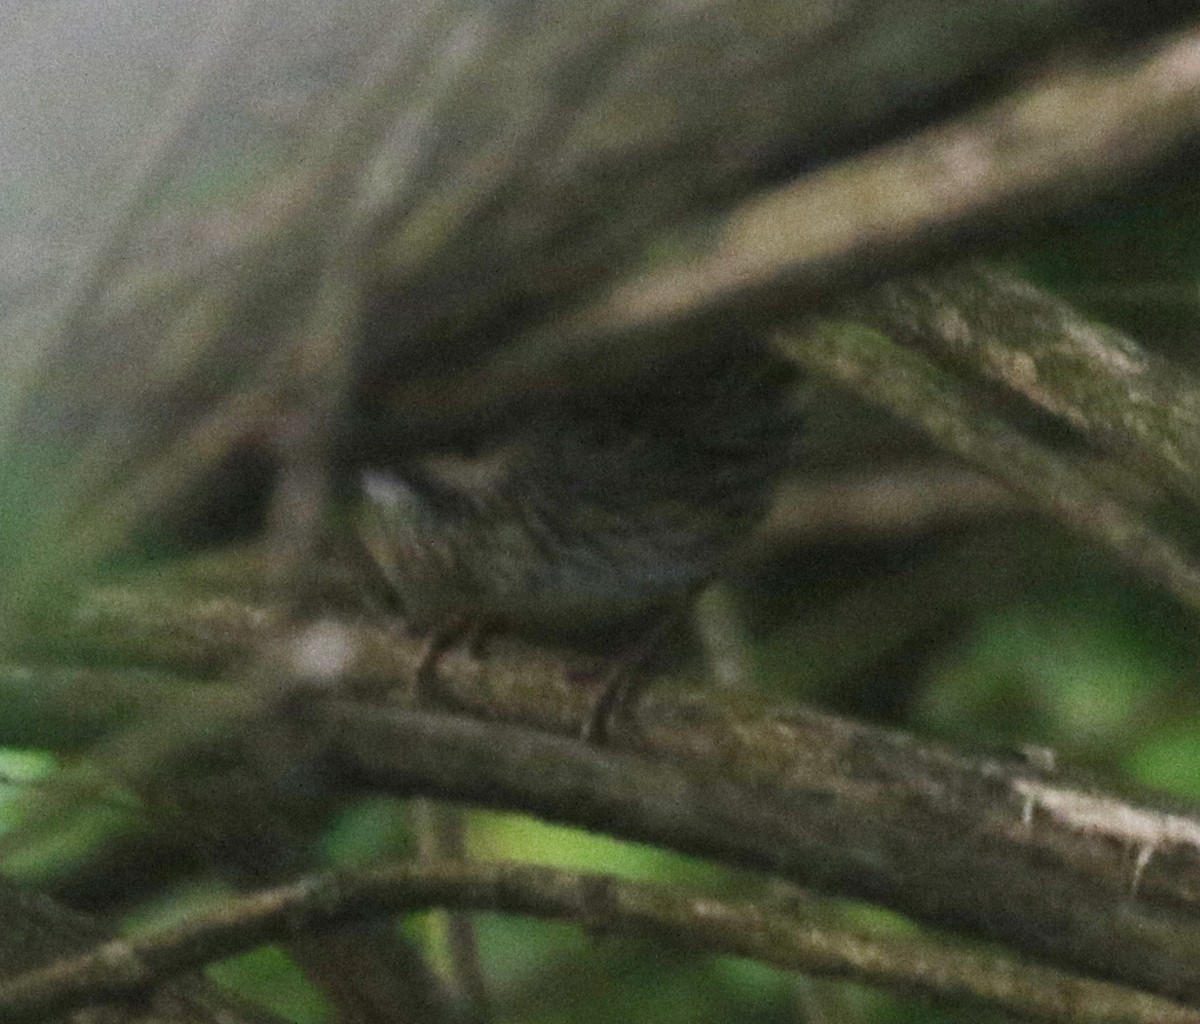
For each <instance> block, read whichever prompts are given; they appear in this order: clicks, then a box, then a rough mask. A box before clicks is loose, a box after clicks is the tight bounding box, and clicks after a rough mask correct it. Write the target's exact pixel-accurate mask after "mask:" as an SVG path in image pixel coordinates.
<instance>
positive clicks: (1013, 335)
mask: <svg viewBox="0 0 1200 1024" xmlns="http://www.w3.org/2000/svg"><path fill="white" fill-rule="evenodd" d="M843 308H844V309H845V311H846V312H847V313H848V314H849V315H850V316H852V317H853V318H855V319H861V320H863V321H864V322H865V323H868V324H870V325H871V326H873V327H875V328H877V329H878V330H880V331H882V332H883V333H884V334H886V335H888V336H889V337H890V338H892V339H894V340H895V341H898V342H900V343H901V344H904V345H907V346H911V347H914V348H918V349H922V350H924V351H927V352H929V353H931V354H932V355H935V356H939V357H943V358H947V357H948V358H949V359H950V360H952V361H953V362H954V364H955V365H956V366H958V367H961V368H963V369H965V370H967V371H970V372H973V373H976V374H979V375H982V376H986V377H988V378H990V379H992V380H995V381H997V382H999V383H1001V384H1003V385H1004V386H1005V387H1007V388H1010V389H1012V390H1013V391H1016V392H1017V393H1019V394H1021V395H1023V396H1024V397H1025V398H1027V399H1029V400H1030V401H1032V402H1034V403H1035V404H1037V405H1039V406H1041V407H1042V408H1043V409H1046V410H1047V411H1049V412H1051V413H1053V414H1054V415H1056V416H1061V417H1062V418H1063V419H1065V420H1066V421H1067V422H1068V423H1070V424H1071V425H1072V426H1074V427H1076V428H1077V429H1078V430H1079V431H1080V432H1082V433H1083V434H1085V435H1086V436H1087V437H1089V438H1092V439H1095V440H1097V441H1100V442H1102V443H1106V444H1108V445H1110V446H1112V447H1113V448H1115V449H1116V450H1117V451H1119V452H1121V453H1123V454H1125V455H1126V456H1128V457H1129V459H1130V461H1131V462H1133V463H1135V464H1136V465H1137V466H1138V467H1139V468H1140V469H1141V470H1143V471H1145V470H1147V469H1149V470H1151V471H1152V472H1153V473H1154V474H1155V475H1157V476H1158V477H1159V478H1160V479H1162V480H1163V481H1165V482H1167V483H1169V484H1170V485H1171V486H1172V487H1174V488H1175V489H1176V490H1177V491H1178V492H1179V493H1181V494H1185V495H1188V496H1189V497H1190V498H1191V500H1192V502H1193V503H1200V483H1198V481H1200V378H1197V377H1196V375H1195V374H1194V373H1193V372H1192V371H1190V370H1189V369H1188V368H1187V367H1186V366H1184V365H1181V364H1180V363H1179V362H1178V361H1171V360H1168V359H1165V358H1163V357H1162V356H1159V355H1156V354H1155V353H1154V352H1151V351H1148V350H1146V349H1145V348H1143V347H1142V346H1140V345H1138V344H1137V342H1135V341H1134V340H1133V339H1132V338H1129V337H1128V336H1126V335H1124V334H1122V333H1121V332H1120V331H1118V330H1117V329H1115V328H1113V327H1109V326H1107V325H1105V324H1100V323H1095V322H1093V321H1091V320H1088V319H1087V318H1086V317H1084V316H1082V315H1080V314H1079V313H1077V312H1076V311H1075V310H1073V309H1072V308H1071V307H1070V306H1069V305H1067V304H1066V303H1065V302H1063V301H1061V300H1060V299H1057V298H1055V297H1054V296H1053V295H1049V294H1047V293H1046V292H1043V291H1041V290H1040V289H1038V288H1036V287H1035V286H1034V285H1031V284H1029V283H1028V282H1026V281H1022V280H1020V279H1019V278H1015V277H1013V276H1012V275H1010V274H1006V273H1003V272H1002V271H999V270H995V269H992V268H989V267H985V266H979V265H972V266H965V267H960V268H957V269H955V270H952V271H948V272H946V273H942V274H938V275H937V276H936V277H930V278H926V279H913V280H905V281H897V282H893V283H891V284H888V285H885V286H883V287H881V288H878V289H874V290H872V291H871V292H869V293H865V294H863V295H860V296H856V297H855V298H853V299H851V300H850V301H848V302H847V303H845V305H844V307H843Z"/></svg>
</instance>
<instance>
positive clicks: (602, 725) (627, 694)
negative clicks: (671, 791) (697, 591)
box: [580, 593, 695, 744]
mask: <svg viewBox="0 0 1200 1024" xmlns="http://www.w3.org/2000/svg"><path fill="white" fill-rule="evenodd" d="M694 596H695V595H694V593H689V594H688V596H687V598H686V599H684V600H682V601H679V602H678V603H677V604H673V605H671V606H670V607H669V608H666V609H665V610H663V611H662V612H660V613H659V615H658V617H657V618H656V619H655V621H654V622H652V623H651V625H650V627H649V628H648V629H647V630H646V631H645V632H643V633H642V635H641V636H640V637H638V640H637V642H636V643H635V644H634V645H633V646H632V647H630V648H628V649H627V650H625V651H623V652H622V653H621V654H620V655H619V656H618V657H617V658H616V660H615V661H614V662H613V663H612V664H611V665H610V666H609V668H608V669H607V670H606V671H605V673H604V676H603V678H602V680H601V685H600V695H599V696H598V697H597V698H596V700H595V702H594V703H593V704H592V706H591V708H590V709H589V710H588V715H587V718H585V719H584V722H583V727H582V729H581V730H580V736H581V738H582V739H583V740H584V741H585V742H587V743H595V744H602V743H604V742H605V740H606V739H607V738H608V732H609V727H610V726H611V725H612V723H613V720H614V719H615V718H616V717H617V715H619V714H620V713H621V711H622V710H623V709H624V708H625V707H627V706H628V704H629V702H630V701H631V700H632V699H633V698H634V697H635V696H636V695H637V693H638V691H639V690H640V689H641V688H642V686H644V685H645V683H646V679H647V676H646V674H645V673H644V672H643V671H642V668H643V667H644V665H645V663H646V659H647V658H648V657H649V656H650V654H651V653H652V652H653V651H654V649H655V648H656V647H657V646H658V645H659V644H660V643H662V640H663V638H664V637H665V636H666V635H667V633H669V632H670V631H671V629H672V628H673V627H674V626H675V625H676V624H677V623H678V622H679V621H680V619H681V618H682V617H683V616H684V615H686V614H687V612H688V609H689V608H690V607H691V604H692V599H693V597H694Z"/></svg>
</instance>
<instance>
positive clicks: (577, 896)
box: [0, 863, 1200, 1024]
mask: <svg viewBox="0 0 1200 1024" xmlns="http://www.w3.org/2000/svg"><path fill="white" fill-rule="evenodd" d="M430 907H449V908H455V909H461V910H484V911H499V912H502V913H510V914H527V915H531V916H534V917H540V918H547V919H551V920H567V921H572V922H574V923H576V924H578V925H580V926H582V927H584V928H587V929H590V930H595V931H597V932H600V933H602V934H606V935H613V934H616V935H623V936H634V937H639V938H646V939H650V940H652V941H655V942H659V943H669V944H671V945H675V946H682V947H684V948H688V949H694V950H700V951H704V952H708V953H716V954H721V955H726V956H730V955H731V956H743V957H750V958H753V959H756V960H759V961H762V962H764V963H767V964H771V965H773V966H775V967H780V968H783V969H786V970H796V971H803V972H804V973H806V974H813V975H819V976H830V977H840V978H846V979H849V980H852V981H856V982H859V983H863V984H872V985H879V986H882V987H885V988H890V989H893V990H895V991H898V992H902V993H905V994H909V995H913V994H915V995H921V996H924V997H927V998H935V999H939V1000H949V1001H953V1002H963V1003H967V1004H968V1005H976V1006H987V1007H991V1008H993V1009H1000V1010H1006V1011H1008V1012H1010V1013H1013V1014H1015V1015H1018V1016H1020V1017H1021V1018H1022V1019H1032V1020H1039V1021H1047V1022H1055V1024H1085V1022H1086V1024H1197V1022H1200V1011H1197V1010H1193V1009H1189V1008H1187V1007H1184V1006H1181V1005H1179V1004H1178V1003H1174V1002H1170V1001H1168V1000H1165V999H1160V998H1157V997H1154V996H1148V995H1145V994H1143V993H1138V992H1132V991H1129V990H1128V989H1124V988H1121V987H1120V986H1117V985H1111V984H1108V983H1105V982H1097V981H1088V980H1084V979H1082V978H1077V977H1072V976H1070V975H1067V974H1063V973H1062V972H1060V971H1056V970H1053V969H1050V968H1045V967H1039V966H1037V965H1035V964H1030V963H1025V962H1021V961H1018V960H1015V959H1012V958H1010V957H1006V956H1003V955H999V954H993V953H983V952H977V951H973V950H969V949H964V948H961V947H957V946H952V945H949V944H947V943H945V942H939V941H936V940H934V939H930V938H921V937H917V936H913V935H905V936H903V937H894V936H885V935H878V934H872V933H869V932H864V931H862V930H853V929H848V928H835V927H828V926H819V925H813V924H810V923H807V922H805V921H804V920H803V919H798V918H797V917H796V915H795V913H794V911H790V912H789V911H788V910H786V909H782V908H773V907H771V906H769V905H766V904H764V903H761V902H748V901H734V900H728V899H720V898H716V897H712V896H695V895H685V894H681V893H679V892H678V891H677V890H673V889H668V888H665V887H661V886H653V885H647V884H644V883H635V882H628V881H623V880H621V879H618V878H615V877H612V876H608V875H579V874H573V873H570V872H566V871H561V870H555V869H551V868H543V867H532V866H527V865H514V864H488V865H484V864H462V863H459V864H453V863H444V864H441V865H436V866H414V865H397V866H392V867H384V868H374V869H364V870H359V871H355V872H345V873H341V874H336V875H335V874H329V875H318V876H313V877H310V878H306V879H303V880H301V881H299V882H296V883H293V884H290V885H286V886H280V887H278V888H275V889H269V890H266V891H263V892H259V893H256V894H254V895H252V896H248V897H242V898H240V899H237V900H235V901H232V902H230V903H228V904H226V905H225V906H223V907H222V908H221V909H220V910H219V911H210V912H208V913H207V914H202V915H199V916H196V917H193V918H192V919H191V920H189V921H188V922H187V923H185V924H183V925H178V926H175V927H171V928H165V929H160V930H158V931H155V932H151V933H148V934H144V935H141V936H138V937H135V938H130V939H121V940H117V941H113V942H109V943H106V944H104V945H103V946H100V947H97V948H96V949H94V950H92V951H90V952H87V953H84V954H82V955H80V956H77V957H72V958H68V959H64V960H60V961H58V962H56V963H54V964H52V965H50V966H48V967H45V968H41V969H39V970H35V971H30V972H28V973H26V974H24V975H21V976H18V977H16V978H13V979H12V980H10V981H8V982H7V983H3V984H0V1016H3V1018H4V1019H5V1020H6V1021H12V1022H14V1024H17V1022H33V1021H38V1020H44V1019H45V1018H46V1017H48V1016H50V1015H52V1014H55V1013H62V1012H64V1011H67V1010H71V1009H75V1008H78V1007H82V1006H87V1005H92V1004H94V1003H97V1002H102V1001H103V1002H107V1001H111V1000H116V999H125V998H131V997H135V996H139V995H142V994H144V993H146V992H149V991H153V990H154V989H155V988H156V987H158V986H160V985H162V984H163V983H164V982H165V981H167V980H168V979H170V978H172V977H175V976H176V975H178V974H180V973H181V972H184V971H188V970H192V969H194V968H196V967H199V966H202V965H204V964H206V963H210V962H212V961H214V960H219V959H221V958H224V957H227V956H231V955H234V954H237V953H241V952H245V951H247V950H249V949H253V948H255V947H256V946H259V945H262V944H264V943H267V942H272V941H287V940H289V939H294V938H295V937H296V936H298V935H304V934H308V933H310V932H313V931H319V930H322V929H327V928H329V927H330V926H331V925H337V924H344V923H345V922H348V921H356V920H362V919H364V918H368V917H371V916H373V915H378V914H384V913H409V912H412V911H416V910H423V909H427V908H430Z"/></svg>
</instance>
